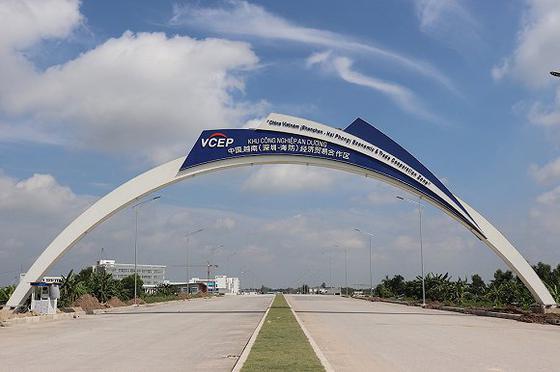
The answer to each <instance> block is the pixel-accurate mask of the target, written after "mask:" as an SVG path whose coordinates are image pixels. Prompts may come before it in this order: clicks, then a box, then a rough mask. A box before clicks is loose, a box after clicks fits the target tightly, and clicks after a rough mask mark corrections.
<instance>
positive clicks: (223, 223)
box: [214, 217, 237, 230]
mask: <svg viewBox="0 0 560 372" xmlns="http://www.w3.org/2000/svg"><path fill="white" fill-rule="evenodd" d="M236 225H237V221H236V220H235V218H232V217H218V219H217V220H216V223H215V225H214V227H215V228H217V229H226V230H233V229H234V228H235V226H236Z"/></svg>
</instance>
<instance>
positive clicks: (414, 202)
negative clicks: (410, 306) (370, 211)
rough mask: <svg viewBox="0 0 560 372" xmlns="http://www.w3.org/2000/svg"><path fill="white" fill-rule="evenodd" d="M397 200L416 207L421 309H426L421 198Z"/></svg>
mask: <svg viewBox="0 0 560 372" xmlns="http://www.w3.org/2000/svg"><path fill="white" fill-rule="evenodd" d="M397 199H399V200H402V201H407V202H409V203H413V204H416V205H417V206H418V220H419V229H418V232H419V237H420V264H421V267H422V307H426V282H425V279H424V249H423V244H422V208H423V207H424V206H423V205H422V203H421V201H422V198H420V200H419V201H416V200H412V199H408V198H405V197H403V196H400V195H399V196H397Z"/></svg>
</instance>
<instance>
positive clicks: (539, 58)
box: [494, 0, 560, 87]
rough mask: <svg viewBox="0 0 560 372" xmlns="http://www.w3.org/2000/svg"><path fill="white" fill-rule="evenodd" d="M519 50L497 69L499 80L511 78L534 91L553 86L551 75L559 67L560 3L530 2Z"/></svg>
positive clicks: (553, 0)
mask: <svg viewBox="0 0 560 372" xmlns="http://www.w3.org/2000/svg"><path fill="white" fill-rule="evenodd" d="M528 5H529V6H528V10H527V11H526V12H525V14H524V16H523V21H522V25H521V30H520V31H519V34H518V39H517V46H516V49H515V51H514V52H513V53H512V55H511V57H509V59H506V60H505V61H504V62H503V63H502V65H501V66H498V67H497V68H496V67H495V69H496V73H495V74H494V76H495V77H496V78H500V77H503V76H504V75H506V74H507V75H511V76H512V77H513V78H515V79H518V80H521V81H522V82H523V83H525V84H526V85H528V86H531V87H542V86H545V85H547V84H550V82H551V80H552V79H551V78H550V76H549V75H548V72H549V71H551V70H554V69H557V68H559V64H560V62H559V61H560V43H558V35H560V22H559V21H558V20H559V19H560V2H559V1H557V0H528Z"/></svg>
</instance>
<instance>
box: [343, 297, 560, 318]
mask: <svg viewBox="0 0 560 372" xmlns="http://www.w3.org/2000/svg"><path fill="white" fill-rule="evenodd" d="M353 298H354V299H356V300H361V301H367V302H381V303H388V304H394V305H404V306H412V307H421V306H420V305H417V304H412V303H409V302H404V301H398V300H387V299H378V300H376V301H371V300H370V299H368V298H360V297H353ZM426 309H428V310H437V311H451V312H455V313H461V314H465V315H475V316H483V317H488V318H500V319H508V320H516V321H520V319H521V318H522V317H523V314H511V313H500V312H496V311H489V310H481V309H468V308H463V307H457V306H445V305H441V306H437V307H427V308H426ZM551 324H553V323H551Z"/></svg>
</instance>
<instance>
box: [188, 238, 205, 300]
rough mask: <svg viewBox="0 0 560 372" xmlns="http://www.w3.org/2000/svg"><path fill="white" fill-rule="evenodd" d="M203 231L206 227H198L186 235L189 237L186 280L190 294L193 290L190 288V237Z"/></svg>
mask: <svg viewBox="0 0 560 372" xmlns="http://www.w3.org/2000/svg"><path fill="white" fill-rule="evenodd" d="M202 231H204V228H201V229H197V230H194V231H191V232H188V233H186V234H185V237H186V238H187V242H186V247H185V248H186V257H185V263H186V265H185V267H186V272H187V280H186V283H187V294H190V293H191V290H190V288H189V280H190V279H189V278H190V268H189V266H190V258H189V257H190V246H189V238H190V237H191V235H194V234H198V233H199V232H202Z"/></svg>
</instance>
